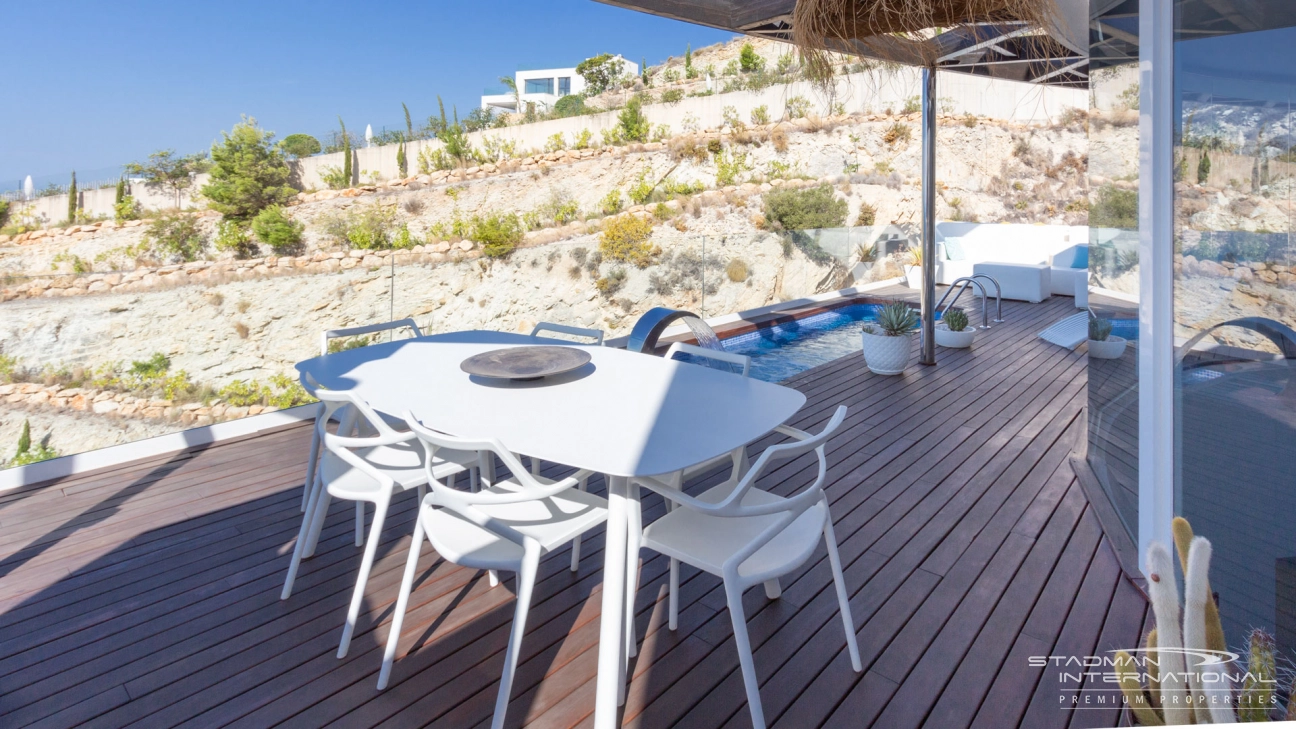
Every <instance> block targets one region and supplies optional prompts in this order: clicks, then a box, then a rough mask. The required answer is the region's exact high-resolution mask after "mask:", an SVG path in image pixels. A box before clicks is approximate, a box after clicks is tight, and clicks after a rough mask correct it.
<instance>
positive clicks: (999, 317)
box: [933, 273, 1004, 329]
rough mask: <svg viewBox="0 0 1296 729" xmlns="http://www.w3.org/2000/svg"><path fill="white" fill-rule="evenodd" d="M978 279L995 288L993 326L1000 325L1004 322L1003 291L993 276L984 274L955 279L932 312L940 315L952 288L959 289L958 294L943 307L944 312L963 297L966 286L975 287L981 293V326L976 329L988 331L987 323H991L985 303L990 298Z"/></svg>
mask: <svg viewBox="0 0 1296 729" xmlns="http://www.w3.org/2000/svg"><path fill="white" fill-rule="evenodd" d="M979 278H983V279H986V280H987V281H989V282H990V283H992V284H994V287H995V318H994V323H995V324H1002V323H1003V321H1004V318H1003V289H1001V288H999V282H998V281H996V280H995V278H994V276H989V275H987V274H984V273H974V274H972V275H971V276H962V277H960V278H956V279H954V280H953V281H952V282H950V285H949V288H947V289H945V295H944V296H941V298H940V301H937V302H936V308H935V309H934V310H933V311H934V312H935V313H937V314H939V313H940V310H941V304H944V303H945V299H948V298H949V295H950V292H951V291H953V290H954V287H955V286H958V287H959V289H958V293H956V294H954V300H953V301H950V303H949V306H946V307H945V311H949V310H950V309H951V308H953V306H954V305H955V304H957V303H958V300H959V297H960V296H962V295H963V292H964V291H965V290H967V287H968V286H975V287H977V290H979V291H980V292H981V324H980V325H979V326H978V327H977V328H978V329H989V328H990V325H989V324H988V323H987V322H989V321H991V320H990V317H989V314H988V313H987V309H986V306H987V301H988V300H989V298H990V297H989V296H987V295H986V287H985V285H984V284H982V283H981V282H980V281H977V279H979Z"/></svg>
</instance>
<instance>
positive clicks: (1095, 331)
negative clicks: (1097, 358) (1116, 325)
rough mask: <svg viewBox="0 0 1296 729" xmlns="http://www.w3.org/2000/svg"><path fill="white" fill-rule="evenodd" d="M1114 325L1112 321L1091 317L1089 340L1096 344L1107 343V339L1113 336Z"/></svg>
mask: <svg viewBox="0 0 1296 729" xmlns="http://www.w3.org/2000/svg"><path fill="white" fill-rule="evenodd" d="M1111 333H1112V323H1111V320H1110V319H1102V318H1099V317H1096V316H1091V317H1089V339H1090V340H1092V341H1095V342H1105V341H1107V337H1109V336H1111Z"/></svg>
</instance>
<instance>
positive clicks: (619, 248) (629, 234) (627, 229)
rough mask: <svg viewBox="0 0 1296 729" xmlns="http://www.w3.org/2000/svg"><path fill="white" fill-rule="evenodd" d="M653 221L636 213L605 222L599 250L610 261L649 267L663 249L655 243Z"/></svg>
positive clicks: (600, 236) (636, 266)
mask: <svg viewBox="0 0 1296 729" xmlns="http://www.w3.org/2000/svg"><path fill="white" fill-rule="evenodd" d="M652 231H653V226H652V223H651V222H649V221H647V220H644V219H643V218H640V217H638V216H635V215H619V216H617V217H615V218H611V219H609V220H608V221H607V222H606V223H604V224H603V232H602V233H601V234H600V235H599V252H600V253H602V254H603V257H604V258H606V259H607V260H609V261H617V262H619V263H629V264H631V265H633V266H634V267H635V268H647V267H648V266H650V265H652V264H653V263H655V262H656V260H657V257H658V256H659V255H660V254H661V249H660V248H658V247H657V246H655V245H653V244H652V242H651V241H650V239H651V238H652Z"/></svg>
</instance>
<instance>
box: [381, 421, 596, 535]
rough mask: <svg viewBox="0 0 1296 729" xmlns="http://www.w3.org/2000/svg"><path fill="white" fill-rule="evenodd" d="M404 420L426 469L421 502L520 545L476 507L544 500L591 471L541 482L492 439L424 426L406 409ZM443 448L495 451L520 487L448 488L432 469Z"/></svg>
mask: <svg viewBox="0 0 1296 729" xmlns="http://www.w3.org/2000/svg"><path fill="white" fill-rule="evenodd" d="M405 423H406V424H407V425H409V429H410V433H412V434H413V435H416V436H417V437H418V439H419V442H420V443H422V444H423V449H424V459H423V463H424V467H425V468H426V469H427V477H428V485H429V486H430V487H431V493H429V494H428V495H427V497H425V500H424V503H425V504H432V505H435V506H439V507H443V508H446V509H449V510H450V511H452V512H454V513H456V514H458V515H460V516H462V517H464V518H465V519H467V520H469V521H471V522H473V523H474V524H477V525H478V526H480V527H482V528H484V529H489V530H490V531H492V532H494V533H495V534H497V535H499V536H501V537H503V538H505V539H508V540H509V541H511V542H514V543H516V544H519V545H522V544H523V543H524V542H526V541H527V540H528V538H527V537H524V536H523V535H522V534H521V533H520V532H518V531H516V530H514V529H512V528H511V527H509V526H508V525H506V524H501V523H499V522H498V521H497V520H495V519H492V518H491V517H489V516H487V515H486V514H485V513H483V512H482V511H480V510H478V509H476V508H475V507H476V506H482V505H491V504H517V503H521V502H525V501H539V500H540V499H547V498H549V497H551V496H555V495H557V494H559V493H561V492H563V491H566V490H568V489H570V488H572V487H574V486H576V485H577V484H578V483H580V480H581V479H582V478H585V477H587V476H588V475H589V474H590V472H589V471H578V472H577V473H574V474H572V475H571V476H568V477H567V478H565V479H563V480H561V481H557V482H555V483H552V484H543V483H541V482H540V481H539V480H537V479H536V478H535V477H534V476H533V475H531V473H530V472H529V471H527V469H526V467H525V466H523V465H522V461H521V459H519V458H518V457H517V456H516V455H515V454H514V453H513V452H512V451H510V450H509V449H507V448H505V447H504V446H503V444H501V443H500V442H499V441H498V440H495V439H494V438H491V439H489V440H480V439H471V438H459V437H456V436H453V435H447V434H446V433H441V432H439V431H435V430H432V429H431V428H428V427H426V426H424V425H423V423H421V422H420V421H419V420H418V418H417V417H415V416H414V414H413V413H412V412H410V411H408V410H406V411H405ZM442 448H445V449H449V450H456V451H478V452H482V453H490V454H494V455H496V456H498V457H499V459H500V460H501V461H503V462H504V465H505V466H507V467H508V469H509V471H510V472H512V474H513V478H514V479H515V480H516V481H517V483H518V484H519V485H520V486H521V487H522V488H520V489H518V490H516V491H507V492H501V491H499V490H495V489H489V490H488V489H483V490H481V491H475V492H474V491H460V490H458V489H453V488H450V487H449V486H447V485H445V484H443V483H441V481H440V480H439V479H437V478H436V477H435V476H434V475H433V472H432V466H433V460H434V459H435V458H436V453H437V451H438V450H440V449H442ZM488 457H489V456H488ZM524 546H525V545H524Z"/></svg>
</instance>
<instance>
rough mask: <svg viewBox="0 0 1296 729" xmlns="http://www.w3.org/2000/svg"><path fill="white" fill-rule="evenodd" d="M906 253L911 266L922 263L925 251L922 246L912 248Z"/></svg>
mask: <svg viewBox="0 0 1296 729" xmlns="http://www.w3.org/2000/svg"><path fill="white" fill-rule="evenodd" d="M905 255H906V257H907V259H908V261H909V263H908V264H907V265H910V266H921V265H922V259H923V252H922V249H921V248H910V249H909V250H907V251H905Z"/></svg>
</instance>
